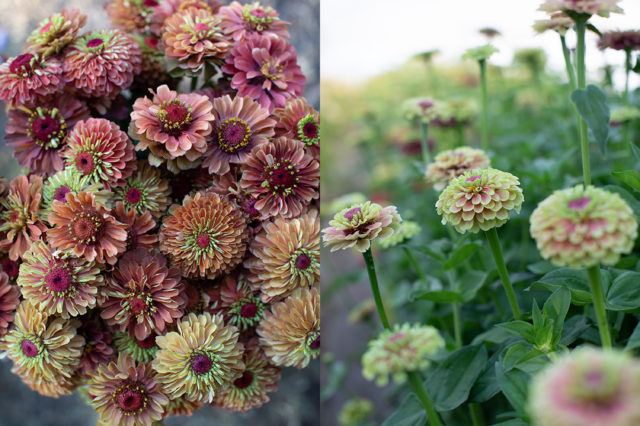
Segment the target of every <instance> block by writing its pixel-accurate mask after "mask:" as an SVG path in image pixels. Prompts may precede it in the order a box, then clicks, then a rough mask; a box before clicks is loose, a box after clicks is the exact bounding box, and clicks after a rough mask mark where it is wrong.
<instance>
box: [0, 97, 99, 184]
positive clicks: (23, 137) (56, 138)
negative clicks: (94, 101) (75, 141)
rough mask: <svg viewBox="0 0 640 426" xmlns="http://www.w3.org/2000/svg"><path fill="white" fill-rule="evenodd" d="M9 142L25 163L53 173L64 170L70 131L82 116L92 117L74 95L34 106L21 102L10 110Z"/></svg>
mask: <svg viewBox="0 0 640 426" xmlns="http://www.w3.org/2000/svg"><path fill="white" fill-rule="evenodd" d="M7 116H8V119H9V120H8V122H7V135H6V136H5V140H6V141H7V145H9V146H11V147H13V156H14V157H16V158H17V159H18V162H19V163H20V165H21V166H22V167H25V168H27V169H29V170H30V171H31V172H32V173H36V174H40V175H52V174H54V173H55V172H57V171H59V170H62V168H63V167H64V162H63V161H64V160H63V158H62V151H63V150H64V149H65V148H66V146H67V134H68V132H70V131H71V129H72V128H73V126H74V125H75V124H76V123H77V122H78V121H79V120H85V119H87V118H89V110H88V109H87V107H86V105H85V104H84V103H82V102H80V101H79V100H77V99H75V98H73V97H71V96H64V95H63V96H57V97H56V98H55V99H54V100H50V101H47V102H42V103H39V105H38V106H36V107H34V108H27V107H25V106H20V107H18V108H14V109H10V110H9V111H8V113H7Z"/></svg>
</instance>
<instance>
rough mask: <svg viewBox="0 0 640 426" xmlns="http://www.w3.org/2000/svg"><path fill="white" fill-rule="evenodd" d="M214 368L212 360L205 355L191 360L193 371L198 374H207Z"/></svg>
mask: <svg viewBox="0 0 640 426" xmlns="http://www.w3.org/2000/svg"><path fill="white" fill-rule="evenodd" d="M212 366H213V363H212V362H211V358H209V357H208V356H207V355H205V354H200V355H196V356H195V357H193V359H192V360H191V369H192V370H193V371H194V372H195V373H196V374H207V373H208V372H209V370H211V367H212Z"/></svg>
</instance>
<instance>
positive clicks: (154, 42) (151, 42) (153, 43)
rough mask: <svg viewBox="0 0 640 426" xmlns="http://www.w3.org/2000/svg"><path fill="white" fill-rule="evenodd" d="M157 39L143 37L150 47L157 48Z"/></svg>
mask: <svg viewBox="0 0 640 426" xmlns="http://www.w3.org/2000/svg"><path fill="white" fill-rule="evenodd" d="M158 41H159V40H158V39H157V38H156V37H145V39H144V42H145V44H146V45H147V46H149V47H150V48H152V49H156V50H157V49H158Z"/></svg>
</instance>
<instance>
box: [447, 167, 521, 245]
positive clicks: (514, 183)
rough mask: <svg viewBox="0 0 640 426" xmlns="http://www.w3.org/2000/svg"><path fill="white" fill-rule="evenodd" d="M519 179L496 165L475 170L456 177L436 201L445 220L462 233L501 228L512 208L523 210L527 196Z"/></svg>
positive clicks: (517, 210)
mask: <svg viewBox="0 0 640 426" xmlns="http://www.w3.org/2000/svg"><path fill="white" fill-rule="evenodd" d="M519 185H520V181H519V180H518V178H517V177H515V176H514V175H512V174H510V173H507V172H502V171H500V170H497V169H492V168H488V169H483V170H472V171H468V172H465V173H464V174H462V175H460V176H458V177H457V178H455V179H453V180H452V181H451V182H450V183H449V185H448V186H447V187H446V188H445V190H444V191H442V193H441V194H440V198H439V199H438V202H437V203H436V209H437V211H438V214H439V215H441V216H442V224H443V225H445V224H447V223H450V224H451V225H453V227H454V228H455V229H456V231H458V232H459V233H461V234H464V233H465V232H467V231H468V232H472V233H474V234H475V233H477V232H478V231H480V230H482V231H488V230H489V229H492V228H499V227H501V226H502V225H504V224H505V223H507V220H509V214H510V212H511V210H515V211H516V212H519V211H520V207H521V206H522V202H523V201H524V197H523V195H522V189H521V188H520V186H519Z"/></svg>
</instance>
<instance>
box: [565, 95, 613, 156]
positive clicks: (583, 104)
mask: <svg viewBox="0 0 640 426" xmlns="http://www.w3.org/2000/svg"><path fill="white" fill-rule="evenodd" d="M571 100H572V101H573V103H574V104H575V105H576V108H577V109H578V112H579V113H580V116H581V117H582V119H583V120H584V121H585V122H586V123H587V126H589V129H590V130H591V134H592V135H593V137H594V138H595V140H596V142H597V143H598V146H599V147H600V151H601V152H602V153H603V154H604V153H605V152H606V142H607V139H608V138H609V119H610V117H611V115H610V113H609V106H608V105H607V97H606V95H605V93H604V92H603V91H602V89H600V88H599V87H598V86H595V85H593V84H590V85H588V86H587V88H586V89H577V90H575V91H574V92H573V93H572V94H571Z"/></svg>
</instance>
